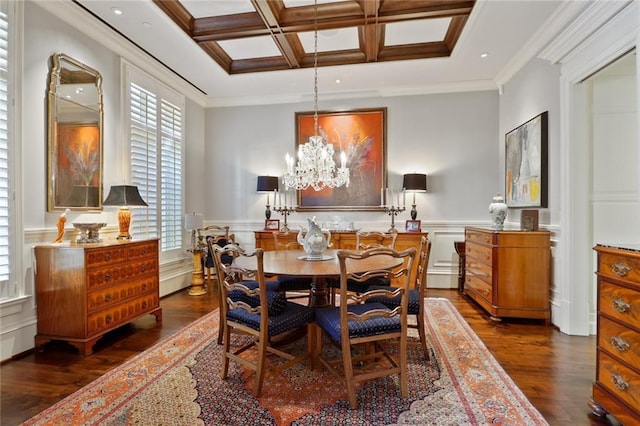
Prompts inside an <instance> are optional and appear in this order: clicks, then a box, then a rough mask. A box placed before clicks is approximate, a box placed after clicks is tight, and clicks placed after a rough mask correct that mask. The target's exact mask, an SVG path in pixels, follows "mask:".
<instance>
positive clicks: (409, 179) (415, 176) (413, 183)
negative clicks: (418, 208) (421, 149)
mask: <svg viewBox="0 0 640 426" xmlns="http://www.w3.org/2000/svg"><path fill="white" fill-rule="evenodd" d="M402 187H403V188H404V189H406V190H407V191H426V190H427V175H425V174H422V173H408V174H406V175H404V177H403V179H402Z"/></svg>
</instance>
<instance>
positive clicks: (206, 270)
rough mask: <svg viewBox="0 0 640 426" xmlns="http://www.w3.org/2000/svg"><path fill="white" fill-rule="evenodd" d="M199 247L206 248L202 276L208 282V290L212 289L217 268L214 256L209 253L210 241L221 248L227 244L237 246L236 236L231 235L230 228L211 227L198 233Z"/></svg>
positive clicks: (203, 256)
mask: <svg viewBox="0 0 640 426" xmlns="http://www.w3.org/2000/svg"><path fill="white" fill-rule="evenodd" d="M198 239H199V245H200V246H201V247H202V246H203V247H204V248H205V251H204V253H203V255H202V274H203V278H204V279H205V281H206V285H207V288H209V289H211V288H212V287H211V285H212V283H213V281H214V280H215V279H216V266H215V263H214V260H213V255H210V252H209V241H212V242H213V244H217V245H219V246H221V247H223V246H225V245H227V243H234V244H235V235H234V234H232V233H229V226H228V225H227V226H219V225H209V226H207V227H205V228H203V229H202V230H200V231H198Z"/></svg>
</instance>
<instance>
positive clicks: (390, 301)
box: [367, 286, 422, 315]
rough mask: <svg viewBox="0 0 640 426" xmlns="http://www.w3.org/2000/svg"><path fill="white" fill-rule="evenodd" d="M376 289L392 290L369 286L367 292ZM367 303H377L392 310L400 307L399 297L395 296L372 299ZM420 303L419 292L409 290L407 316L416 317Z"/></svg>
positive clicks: (385, 287)
mask: <svg viewBox="0 0 640 426" xmlns="http://www.w3.org/2000/svg"><path fill="white" fill-rule="evenodd" d="M376 289H380V290H389V289H391V290H393V287H388V286H371V287H369V290H376ZM367 301H368V302H378V303H382V304H383V305H385V306H387V307H388V308H390V309H393V308H395V307H397V306H400V296H396V297H391V298H388V297H382V296H379V297H372V298H371V299H368V300H367ZM420 303H422V301H421V300H420V292H419V291H418V290H416V289H415V288H412V289H409V304H408V307H407V314H409V315H418V311H419V310H420Z"/></svg>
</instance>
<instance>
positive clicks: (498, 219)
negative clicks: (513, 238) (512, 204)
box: [489, 193, 508, 231]
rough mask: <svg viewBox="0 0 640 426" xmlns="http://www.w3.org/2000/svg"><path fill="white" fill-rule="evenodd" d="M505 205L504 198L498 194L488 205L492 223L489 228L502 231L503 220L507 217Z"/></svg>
mask: <svg viewBox="0 0 640 426" xmlns="http://www.w3.org/2000/svg"><path fill="white" fill-rule="evenodd" d="M507 208H508V207H507V205H506V204H505V202H504V198H502V195H500V193H498V194H496V196H495V197H493V202H492V203H491V204H489V213H491V221H492V222H493V224H492V226H491V228H492V229H495V230H497V231H502V230H503V229H504V219H505V218H506V217H507Z"/></svg>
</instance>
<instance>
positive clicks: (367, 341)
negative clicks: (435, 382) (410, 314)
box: [312, 247, 417, 409]
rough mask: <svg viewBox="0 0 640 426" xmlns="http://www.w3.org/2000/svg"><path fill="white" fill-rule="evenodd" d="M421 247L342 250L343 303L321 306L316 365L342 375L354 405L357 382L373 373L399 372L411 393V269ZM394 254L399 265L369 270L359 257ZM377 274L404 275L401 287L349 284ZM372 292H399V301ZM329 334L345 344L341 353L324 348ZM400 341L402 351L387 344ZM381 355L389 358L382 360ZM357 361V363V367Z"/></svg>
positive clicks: (402, 388)
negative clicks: (391, 303)
mask: <svg viewBox="0 0 640 426" xmlns="http://www.w3.org/2000/svg"><path fill="white" fill-rule="evenodd" d="M416 253H417V250H416V248H415V247H411V248H409V249H407V250H404V251H401V252H399V251H396V250H394V249H391V248H386V247H378V248H372V249H369V250H365V251H351V250H340V251H338V254H337V256H338V260H339V263H340V292H339V296H340V298H339V306H337V307H333V306H330V307H325V308H316V325H315V326H314V327H318V328H319V329H320V330H321V331H322V332H316V336H315V337H316V342H315V344H314V348H315V350H314V352H313V354H314V356H313V362H312V364H313V365H318V362H319V363H320V364H321V365H322V366H324V367H325V368H327V369H328V370H329V371H330V372H331V373H333V374H334V375H336V376H337V377H338V378H340V379H341V380H342V381H343V382H344V383H345V386H346V388H347V394H348V396H349V405H350V407H351V408H352V409H356V408H357V407H358V400H357V395H356V385H357V384H358V383H360V382H365V381H368V380H371V379H374V378H378V377H383V376H389V375H398V376H399V385H400V396H401V397H403V398H404V397H406V396H407V306H408V290H409V284H410V276H411V270H412V268H413V263H414V261H415V258H416ZM378 256H391V257H394V258H397V259H400V260H402V261H403V265H402V266H401V267H400V269H399V270H394V271H391V270H389V269H373V270H368V271H367V272H364V273H355V272H351V271H352V270H357V269H355V268H356V264H357V263H358V262H363V261H366V260H367V259H375V258H376V257H378ZM373 277H386V278H389V279H396V280H399V281H401V283H402V285H401V286H400V287H397V288H393V287H387V288H384V289H379V290H373V291H371V292H364V293H360V294H358V293H354V292H351V291H349V290H348V288H347V284H348V281H349V280H355V281H359V282H363V281H366V280H369V279H371V278H373ZM372 297H388V298H393V297H399V298H400V306H398V307H396V308H394V309H390V308H388V307H387V306H386V305H384V304H382V303H379V302H371V301H370V300H369V299H370V298H372ZM323 333H324V334H326V335H327V336H328V337H329V338H330V339H331V340H333V341H334V342H336V344H338V345H339V346H340V348H341V354H342V357H341V359H333V358H325V357H324V354H323V352H322V334H323ZM359 344H364V345H365V347H366V350H365V351H364V352H362V353H361V354H360V355H355V356H354V355H352V348H353V346H354V345H359ZM390 345H396V346H397V351H396V352H395V354H394V353H392V352H391V351H389V350H388V347H389V346H390ZM381 359H384V360H386V362H382V361H380V360H381ZM365 361H371V362H373V364H372V365H368V366H367V367H364V366H361V365H360V363H361V362H365ZM354 365H356V366H357V368H354Z"/></svg>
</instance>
